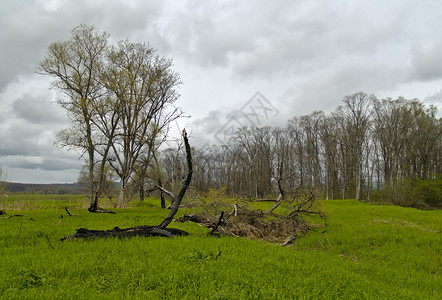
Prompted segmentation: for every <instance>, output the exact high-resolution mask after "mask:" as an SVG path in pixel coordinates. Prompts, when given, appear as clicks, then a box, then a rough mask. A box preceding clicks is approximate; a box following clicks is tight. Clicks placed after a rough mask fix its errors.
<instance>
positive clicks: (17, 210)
mask: <svg viewBox="0 0 442 300" xmlns="http://www.w3.org/2000/svg"><path fill="white" fill-rule="evenodd" d="M21 196H22V198H21V199H20V198H14V199H11V197H12V196H10V197H8V198H2V199H1V201H2V202H1V203H0V204H1V205H2V207H0V208H2V209H6V211H7V213H8V215H6V216H0V298H1V299H39V298H42V299H54V298H58V299H73V298H76V299H86V298H89V299H122V298H124V299H137V298H138V299H441V298H442V267H441V265H442V263H441V254H442V237H441V227H442V212H441V211H419V210H416V209H411V208H402V207H393V206H380V205H372V204H366V203H362V202H357V201H354V200H330V201H324V202H323V206H324V209H325V210H326V211H327V214H328V218H327V226H326V227H324V226H323V224H322V225H318V226H317V227H313V228H312V230H311V231H309V232H308V233H307V235H305V236H304V237H302V238H299V239H298V240H296V242H295V243H294V244H293V245H292V246H289V247H282V246H279V245H274V244H270V243H265V242H260V241H250V240H245V239H240V238H233V237H221V238H216V237H206V236H205V233H206V232H207V229H205V228H203V227H200V226H198V225H196V224H191V223H177V222H173V223H172V224H171V225H170V227H175V228H180V229H184V230H186V231H189V232H191V233H192V235H191V236H187V237H179V238H173V239H167V238H141V237H136V238H129V239H97V240H89V241H82V240H77V241H64V242H61V241H60V238H62V237H64V236H67V235H70V234H73V233H75V229H77V228H80V227H85V228H89V229H112V228H113V227H115V226H118V227H120V228H124V227H130V226H134V225H141V224H147V225H154V224H158V223H159V222H160V221H161V220H162V219H163V218H164V217H165V215H166V214H167V213H168V211H164V210H161V209H159V207H158V206H159V201H154V200H152V199H150V200H149V201H146V202H145V203H143V204H142V205H141V206H140V207H136V206H137V203H136V202H134V203H133V205H132V206H133V207H131V208H127V209H123V210H117V211H118V214H117V215H112V214H91V213H88V212H87V211H86V209H85V207H86V204H85V201H86V198H85V197H83V196H41V195H31V196H29V195H21ZM25 196H27V197H28V198H26V199H25ZM17 197H18V196H17ZM65 206H68V207H69V210H70V212H71V213H73V214H75V215H73V216H72V217H69V216H68V215H67V213H66V211H65V210H64V207H65ZM181 213H183V211H180V212H179V214H181ZM14 214H20V215H23V216H21V217H11V218H8V216H11V215H14ZM62 216H63V217H62ZM318 224H320V223H318Z"/></svg>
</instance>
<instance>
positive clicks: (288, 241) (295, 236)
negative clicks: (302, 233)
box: [281, 234, 298, 246]
mask: <svg viewBox="0 0 442 300" xmlns="http://www.w3.org/2000/svg"><path fill="white" fill-rule="evenodd" d="M297 237H298V234H295V235H294V236H292V237H291V238H288V239H287V240H286V241H285V242H284V243H282V244H281V246H287V245H288V244H291V243H292V242H293V241H295V240H296V238H297Z"/></svg>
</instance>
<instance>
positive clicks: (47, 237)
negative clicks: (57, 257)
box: [46, 235, 55, 250]
mask: <svg viewBox="0 0 442 300" xmlns="http://www.w3.org/2000/svg"><path fill="white" fill-rule="evenodd" d="M46 239H47V240H48V245H49V246H51V248H52V250H55V248H54V246H52V244H51V241H50V240H49V236H48V235H46Z"/></svg>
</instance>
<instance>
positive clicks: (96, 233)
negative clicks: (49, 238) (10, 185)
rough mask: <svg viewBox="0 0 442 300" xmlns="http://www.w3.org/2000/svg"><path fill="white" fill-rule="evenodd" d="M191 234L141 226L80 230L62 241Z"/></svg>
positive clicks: (173, 229)
mask: <svg viewBox="0 0 442 300" xmlns="http://www.w3.org/2000/svg"><path fill="white" fill-rule="evenodd" d="M188 234H189V233H188V232H186V231H184V230H181V229H176V228H159V227H157V226H147V225H141V226H134V227H130V228H123V229H120V228H118V227H115V228H114V229H111V230H92V229H86V228H79V229H77V232H76V233H75V234H73V235H69V236H67V237H64V238H62V239H61V241H64V240H72V239H77V238H81V239H86V240H87V239H93V238H109V237H118V238H123V237H133V236H145V237H151V236H161V237H174V236H181V235H188Z"/></svg>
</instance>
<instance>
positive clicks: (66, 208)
mask: <svg viewBox="0 0 442 300" xmlns="http://www.w3.org/2000/svg"><path fill="white" fill-rule="evenodd" d="M64 209H65V210H66V212H67V213H68V215H69V217H72V215H71V213H70V212H69V210H68V207H67V206H65V207H64Z"/></svg>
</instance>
